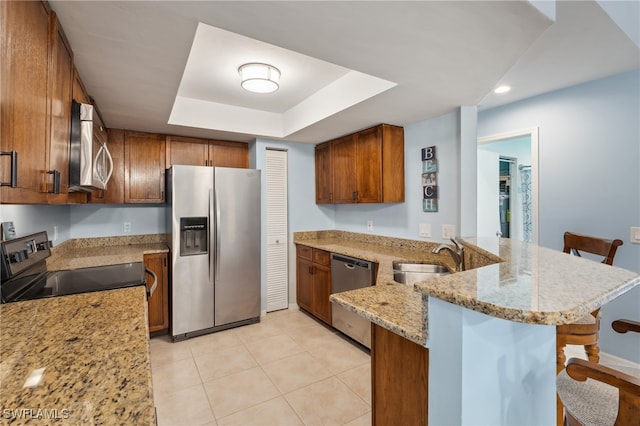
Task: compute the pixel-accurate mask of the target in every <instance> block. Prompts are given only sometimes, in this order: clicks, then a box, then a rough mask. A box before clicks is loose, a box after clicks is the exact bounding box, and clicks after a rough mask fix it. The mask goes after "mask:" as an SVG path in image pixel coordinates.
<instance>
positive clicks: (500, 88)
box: [493, 86, 511, 94]
mask: <svg viewBox="0 0 640 426" xmlns="http://www.w3.org/2000/svg"><path fill="white" fill-rule="evenodd" d="M509 90H511V86H498V87H496V88H495V89H493V93H497V94H502V93H507V92H508V91H509Z"/></svg>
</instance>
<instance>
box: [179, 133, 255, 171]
mask: <svg viewBox="0 0 640 426" xmlns="http://www.w3.org/2000/svg"><path fill="white" fill-rule="evenodd" d="M175 164H184V165H191V166H219V167H237V168H245V169H246V168H247V167H249V148H248V145H247V144H246V143H241V142H227V141H213V140H208V139H198V138H187V137H182V136H168V137H167V166H168V167H171V166H173V165H175Z"/></svg>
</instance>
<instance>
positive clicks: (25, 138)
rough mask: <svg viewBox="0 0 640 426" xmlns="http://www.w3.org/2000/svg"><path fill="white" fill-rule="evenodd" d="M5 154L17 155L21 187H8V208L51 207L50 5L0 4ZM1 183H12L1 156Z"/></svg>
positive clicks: (0, 132) (0, 115)
mask: <svg viewBox="0 0 640 426" xmlns="http://www.w3.org/2000/svg"><path fill="white" fill-rule="evenodd" d="M0 16H1V18H0V19H1V21H0V24H1V25H0V27H2V31H3V37H2V38H1V42H0V43H1V47H0V54H1V57H2V60H1V61H0V67H2V68H1V70H0V76H1V79H2V80H1V87H2V90H0V102H1V104H2V108H1V112H0V151H6V152H8V151H16V152H17V156H18V162H17V163H18V164H17V166H18V167H17V183H16V187H15V188H11V187H7V186H3V187H1V188H0V191H1V193H0V196H1V199H2V202H3V203H8V204H9V203H19V204H25V203H46V202H47V194H46V193H45V192H44V190H45V188H44V184H45V181H46V178H47V177H48V176H46V175H45V173H46V170H48V164H47V162H46V160H47V159H46V156H45V153H46V152H47V149H48V147H47V141H48V139H49V135H48V134H47V133H48V130H49V128H48V125H49V121H48V120H49V105H50V103H49V100H48V98H47V94H48V93H49V90H48V85H49V79H48V73H49V11H48V10H47V8H46V6H45V4H44V3H41V2H30V1H24V2H23V1H15V2H7V1H3V2H0ZM0 164H1V166H0V170H1V176H0V181H2V182H4V183H8V182H9V181H10V176H11V173H10V170H11V162H10V157H9V156H1V157H0Z"/></svg>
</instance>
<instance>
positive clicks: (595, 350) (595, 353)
mask: <svg viewBox="0 0 640 426" xmlns="http://www.w3.org/2000/svg"><path fill="white" fill-rule="evenodd" d="M584 351H585V352H586V353H587V357H588V358H589V361H591V362H595V363H598V361H600V347H599V346H598V344H597V343H595V344H593V345H584Z"/></svg>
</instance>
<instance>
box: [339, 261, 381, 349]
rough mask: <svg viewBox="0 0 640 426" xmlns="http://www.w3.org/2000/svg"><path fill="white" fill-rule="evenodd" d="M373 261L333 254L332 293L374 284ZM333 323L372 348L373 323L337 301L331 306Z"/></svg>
mask: <svg viewBox="0 0 640 426" xmlns="http://www.w3.org/2000/svg"><path fill="white" fill-rule="evenodd" d="M373 283H374V277H373V263H371V262H367V261H366V260H361V259H354V258H353V257H348V256H343V255H341V254H335V253H332V254H331V294H334V293H341V292H343V291H348V290H355V289H358V288H364V287H369V286H371V285H373ZM331 323H332V325H333V326H334V327H335V328H337V329H338V330H340V331H341V332H343V333H344V334H346V335H347V336H349V337H351V338H352V339H354V340H356V341H357V342H359V343H361V344H362V345H364V346H366V347H367V348H369V349H371V323H370V322H369V321H368V320H366V319H365V318H363V317H361V316H360V315H358V314H355V313H353V312H351V311H348V310H347V309H345V308H343V307H342V306H340V305H337V304H336V303H332V306H331Z"/></svg>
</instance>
